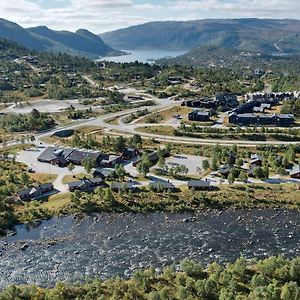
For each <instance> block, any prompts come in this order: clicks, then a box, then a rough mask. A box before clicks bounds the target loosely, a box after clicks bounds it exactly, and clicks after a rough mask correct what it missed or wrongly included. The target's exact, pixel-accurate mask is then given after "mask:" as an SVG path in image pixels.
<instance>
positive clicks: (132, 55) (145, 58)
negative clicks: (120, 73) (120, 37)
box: [100, 50, 187, 63]
mask: <svg viewBox="0 0 300 300" xmlns="http://www.w3.org/2000/svg"><path fill="white" fill-rule="evenodd" d="M122 51H125V52H127V53H129V54H128V55H122V56H111V57H109V56H108V57H102V58H101V59H100V60H105V61H112V62H117V63H130V62H135V61H138V62H141V63H153V62H154V61H155V60H157V59H160V58H167V57H176V56H179V55H183V54H185V53H187V51H166V50H148V51H146V50H122Z"/></svg>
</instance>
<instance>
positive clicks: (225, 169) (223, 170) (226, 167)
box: [219, 164, 232, 174]
mask: <svg viewBox="0 0 300 300" xmlns="http://www.w3.org/2000/svg"><path fill="white" fill-rule="evenodd" d="M231 169H232V166H230V165H228V164H226V165H223V166H221V167H220V169H219V172H220V173H221V174H226V173H229V172H230V171H231Z"/></svg>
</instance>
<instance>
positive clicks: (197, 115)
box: [188, 110, 210, 122]
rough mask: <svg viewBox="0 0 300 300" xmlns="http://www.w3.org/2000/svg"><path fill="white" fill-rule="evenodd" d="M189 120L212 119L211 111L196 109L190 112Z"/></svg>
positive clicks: (204, 120)
mask: <svg viewBox="0 0 300 300" xmlns="http://www.w3.org/2000/svg"><path fill="white" fill-rule="evenodd" d="M188 118H189V121H198V122H207V121H209V120H210V113H209V112H207V111H200V110H194V111H192V112H190V113H189V114H188Z"/></svg>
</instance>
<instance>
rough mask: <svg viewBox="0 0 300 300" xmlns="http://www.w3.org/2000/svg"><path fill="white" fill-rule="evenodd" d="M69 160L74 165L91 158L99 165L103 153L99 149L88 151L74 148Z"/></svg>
mask: <svg viewBox="0 0 300 300" xmlns="http://www.w3.org/2000/svg"><path fill="white" fill-rule="evenodd" d="M67 159H68V161H69V162H71V163H73V164H74V165H79V166H80V165H82V163H83V161H84V160H85V159H90V160H92V161H94V162H95V165H98V164H99V162H100V160H101V153H100V152H99V151H87V150H77V149H76V150H74V151H72V153H71V154H70V155H69V156H68V157H67Z"/></svg>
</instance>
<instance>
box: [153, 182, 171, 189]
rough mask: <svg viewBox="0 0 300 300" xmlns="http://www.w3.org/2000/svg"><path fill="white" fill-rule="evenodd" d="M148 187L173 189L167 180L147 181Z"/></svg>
mask: <svg viewBox="0 0 300 300" xmlns="http://www.w3.org/2000/svg"><path fill="white" fill-rule="evenodd" d="M149 188H154V189H156V188H163V189H174V188H175V186H174V184H172V183H171V182H168V181H154V182H150V183H149Z"/></svg>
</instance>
